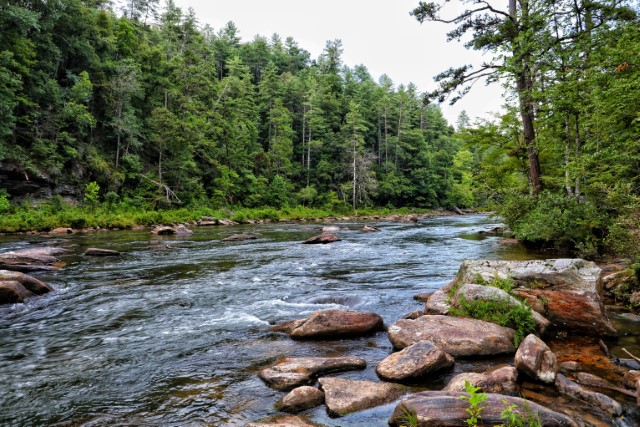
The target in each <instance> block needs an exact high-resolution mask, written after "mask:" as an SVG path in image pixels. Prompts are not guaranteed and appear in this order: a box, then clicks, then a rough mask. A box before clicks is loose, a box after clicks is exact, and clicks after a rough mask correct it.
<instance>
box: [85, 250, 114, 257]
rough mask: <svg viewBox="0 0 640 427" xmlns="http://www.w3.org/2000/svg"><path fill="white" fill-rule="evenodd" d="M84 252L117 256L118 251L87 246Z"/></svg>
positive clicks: (86, 253) (93, 254)
mask: <svg viewBox="0 0 640 427" xmlns="http://www.w3.org/2000/svg"><path fill="white" fill-rule="evenodd" d="M84 254H85V255H87V256H119V255H120V252H118V251H114V250H111V249H100V248H89V249H87V250H86V251H85V252H84Z"/></svg>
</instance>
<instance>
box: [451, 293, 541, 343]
mask: <svg viewBox="0 0 640 427" xmlns="http://www.w3.org/2000/svg"><path fill="white" fill-rule="evenodd" d="M449 314H450V315H452V316H459V317H472V318H474V319H480V320H484V321H487V322H491V323H495V324H497V325H500V326H506V327H508V328H512V329H513V330H515V335H514V337H513V345H514V346H516V347H518V345H519V344H520V342H522V340H523V339H524V338H525V337H526V336H527V335H529V334H530V333H532V332H534V331H535V330H536V323H535V321H534V320H533V315H532V313H531V307H529V305H528V304H526V302H521V304H512V303H511V302H510V301H509V300H508V299H506V298H504V299H503V298H495V299H491V300H488V301H483V300H480V299H478V300H471V301H468V300H467V299H466V298H465V296H464V295H460V297H459V298H458V302H457V307H452V308H451V309H450V310H449Z"/></svg>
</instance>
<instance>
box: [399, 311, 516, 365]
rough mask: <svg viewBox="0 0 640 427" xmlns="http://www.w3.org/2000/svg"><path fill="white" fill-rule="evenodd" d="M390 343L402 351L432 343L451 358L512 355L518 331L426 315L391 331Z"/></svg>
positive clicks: (471, 321)
mask: <svg viewBox="0 0 640 427" xmlns="http://www.w3.org/2000/svg"><path fill="white" fill-rule="evenodd" d="M388 334H389V340H390V341H391V343H392V344H393V346H394V347H395V348H398V349H402V348H405V347H408V346H410V345H412V344H415V343H417V342H418V341H424V340H429V341H432V342H433V343H434V344H435V345H437V346H438V347H440V348H441V349H442V350H444V351H445V352H447V353H449V354H450V355H452V356H488V355H494V354H504V353H513V352H515V351H516V349H515V347H514V345H513V338H514V335H515V331H514V330H513V329H510V328H506V327H504V326H498V325H496V324H494V323H489V322H485V321H483V320H477V319H468V318H462V317H449V316H440V315H427V316H421V317H418V318H417V319H415V320H409V319H402V320H398V321H397V322H395V323H394V324H393V325H391V326H390V327H389V331H388Z"/></svg>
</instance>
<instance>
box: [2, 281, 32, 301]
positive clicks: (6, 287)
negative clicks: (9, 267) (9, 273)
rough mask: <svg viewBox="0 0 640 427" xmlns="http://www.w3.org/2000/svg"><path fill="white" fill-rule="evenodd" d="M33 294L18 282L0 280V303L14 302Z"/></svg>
mask: <svg viewBox="0 0 640 427" xmlns="http://www.w3.org/2000/svg"><path fill="white" fill-rule="evenodd" d="M31 295H33V294H32V293H31V292H29V291H28V290H27V289H26V288H25V287H24V286H22V285H21V284H20V282H16V281H15V280H5V281H2V282H0V304H15V303H19V302H24V299H25V298H27V297H30V296H31Z"/></svg>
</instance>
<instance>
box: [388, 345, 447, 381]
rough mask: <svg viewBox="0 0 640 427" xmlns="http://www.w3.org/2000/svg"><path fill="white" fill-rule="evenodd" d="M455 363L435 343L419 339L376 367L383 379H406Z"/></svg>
mask: <svg viewBox="0 0 640 427" xmlns="http://www.w3.org/2000/svg"><path fill="white" fill-rule="evenodd" d="M453 364H454V360H453V357H451V355H449V354H447V353H445V352H444V351H442V350H441V349H440V348H438V347H437V346H436V345H435V344H434V343H432V342H431V341H419V342H417V343H415V344H412V345H410V346H409V347H406V348H405V349H404V350H402V351H399V352H397V353H393V354H391V355H389V356H387V357H386V358H384V360H382V361H381V362H380V363H379V364H378V366H377V367H376V373H377V374H378V376H379V377H380V378H382V379H383V380H387V381H406V380H412V379H416V378H420V377H424V376H426V375H429V374H431V373H434V372H437V371H439V370H442V369H445V368H450V367H452V366H453Z"/></svg>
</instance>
